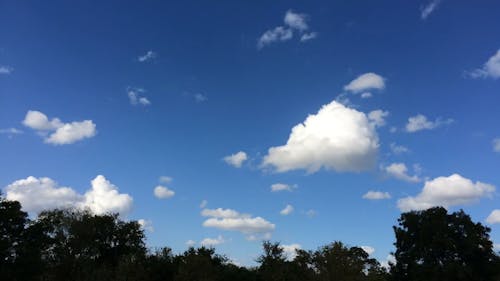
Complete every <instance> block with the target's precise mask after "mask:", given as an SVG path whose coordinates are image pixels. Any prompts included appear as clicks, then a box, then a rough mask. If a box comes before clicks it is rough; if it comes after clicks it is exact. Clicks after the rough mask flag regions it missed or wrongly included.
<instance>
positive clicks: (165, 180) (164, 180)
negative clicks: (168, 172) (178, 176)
mask: <svg viewBox="0 0 500 281" xmlns="http://www.w3.org/2000/svg"><path fill="white" fill-rule="evenodd" d="M173 180H174V179H173V178H172V177H168V176H160V178H158V181H159V182H161V183H165V184H167V183H171V182H172V181H173Z"/></svg>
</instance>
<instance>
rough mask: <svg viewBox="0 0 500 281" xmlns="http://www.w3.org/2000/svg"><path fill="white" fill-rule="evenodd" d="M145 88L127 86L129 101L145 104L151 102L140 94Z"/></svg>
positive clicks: (134, 103)
mask: <svg viewBox="0 0 500 281" xmlns="http://www.w3.org/2000/svg"><path fill="white" fill-rule="evenodd" d="M145 92H146V90H144V89H142V88H132V87H128V88H127V96H128V99H129V101H130V104H131V105H139V104H140V105H143V106H147V105H150V104H151V102H150V101H149V99H148V98H146V97H144V96H142V94H143V93H145Z"/></svg>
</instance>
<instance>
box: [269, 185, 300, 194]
mask: <svg viewBox="0 0 500 281" xmlns="http://www.w3.org/2000/svg"><path fill="white" fill-rule="evenodd" d="M296 188H297V186H296V185H288V184H285V183H275V184H273V185H271V191H272V192H278V191H293V190H294V189H296Z"/></svg>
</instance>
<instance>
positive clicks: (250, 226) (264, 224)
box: [201, 208, 275, 235]
mask: <svg viewBox="0 0 500 281" xmlns="http://www.w3.org/2000/svg"><path fill="white" fill-rule="evenodd" d="M201 215H202V216H204V217H209V218H208V219H206V220H205V221H204V222H203V226H205V227H213V228H218V229H222V230H230V231H239V232H241V233H243V234H247V235H253V234H261V233H270V232H272V231H273V230H274V228H275V225H274V224H272V223H270V222H269V221H267V220H265V219H263V218H261V217H252V216H251V215H249V214H240V213H239V212H237V211H235V210H231V209H221V208H218V209H204V210H203V211H202V212H201Z"/></svg>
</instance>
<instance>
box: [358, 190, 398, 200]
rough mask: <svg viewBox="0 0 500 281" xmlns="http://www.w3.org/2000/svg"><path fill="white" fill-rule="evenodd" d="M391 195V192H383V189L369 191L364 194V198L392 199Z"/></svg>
mask: <svg viewBox="0 0 500 281" xmlns="http://www.w3.org/2000/svg"><path fill="white" fill-rule="evenodd" d="M390 198H391V195H390V194H389V192H382V191H372V190H370V191H368V192H367V193H365V194H364V195H363V199H367V200H382V199H390Z"/></svg>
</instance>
